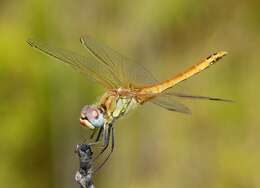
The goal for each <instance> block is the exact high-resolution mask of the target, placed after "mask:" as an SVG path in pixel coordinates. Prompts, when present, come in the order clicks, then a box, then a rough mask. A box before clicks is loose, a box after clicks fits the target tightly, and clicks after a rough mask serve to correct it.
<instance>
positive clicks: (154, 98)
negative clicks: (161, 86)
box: [139, 92, 234, 114]
mask: <svg viewBox="0 0 260 188" xmlns="http://www.w3.org/2000/svg"><path fill="white" fill-rule="evenodd" d="M139 97H142V98H141V101H142V102H146V101H149V102H151V103H153V104H156V105H158V106H160V107H163V108H165V109H167V110H170V111H176V112H181V113H186V114H191V110H190V109H189V108H188V107H186V106H185V105H183V104H182V103H180V102H177V99H190V100H210V101H222V102H234V101H233V100H230V99H221V98H216V97H208V96H201V95H187V94H182V93H175V92H164V93H160V94H146V95H139Z"/></svg>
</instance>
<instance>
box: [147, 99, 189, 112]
mask: <svg viewBox="0 0 260 188" xmlns="http://www.w3.org/2000/svg"><path fill="white" fill-rule="evenodd" d="M149 102H151V103H153V104H156V105H158V106H160V107H163V108H165V109H167V110H170V111H176V112H181V113H185V114H191V110H190V109H189V108H188V107H186V106H185V105H184V104H181V103H179V102H177V101H176V100H175V99H174V98H173V97H172V96H170V95H168V96H167V95H159V96H156V97H155V98H152V99H151V100H149Z"/></svg>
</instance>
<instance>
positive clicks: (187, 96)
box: [162, 92, 234, 102]
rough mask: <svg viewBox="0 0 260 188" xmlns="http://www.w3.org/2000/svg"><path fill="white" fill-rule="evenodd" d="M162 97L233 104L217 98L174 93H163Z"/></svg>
mask: <svg viewBox="0 0 260 188" xmlns="http://www.w3.org/2000/svg"><path fill="white" fill-rule="evenodd" d="M162 95H168V96H175V97H178V98H185V99H191V100H210V101H222V102H234V101H233V100H230V99H222V98H217V97H209V96H201V95H189V94H183V93H176V92H165V93H162Z"/></svg>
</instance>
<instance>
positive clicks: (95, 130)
mask: <svg viewBox="0 0 260 188" xmlns="http://www.w3.org/2000/svg"><path fill="white" fill-rule="evenodd" d="M96 132H97V129H94V130H93V132H92V133H91V135H90V137H89V139H91V140H92V139H93V138H94V136H95V134H96Z"/></svg>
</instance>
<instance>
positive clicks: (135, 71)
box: [80, 37, 157, 87]
mask: <svg viewBox="0 0 260 188" xmlns="http://www.w3.org/2000/svg"><path fill="white" fill-rule="evenodd" d="M80 41H81V43H82V44H83V45H84V46H85V47H86V48H87V49H88V50H89V52H90V53H92V55H93V56H95V57H96V58H97V59H98V60H99V61H100V63H102V64H103V65H104V66H106V67H107V69H108V71H109V72H110V73H111V75H112V77H113V78H114V80H116V81H117V84H118V86H119V87H130V86H142V85H144V84H152V83H155V82H157V80H156V79H155V78H154V76H153V75H152V74H151V72H149V71H148V70H147V69H146V68H145V67H144V66H142V65H141V64H138V63H136V62H133V61H131V60H129V59H128V58H126V57H124V56H122V55H121V54H119V53H118V52H116V51H114V50H113V49H111V48H109V47H107V46H105V45H104V44H101V43H99V42H97V41H95V40H94V39H92V38H90V37H81V39H80Z"/></svg>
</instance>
